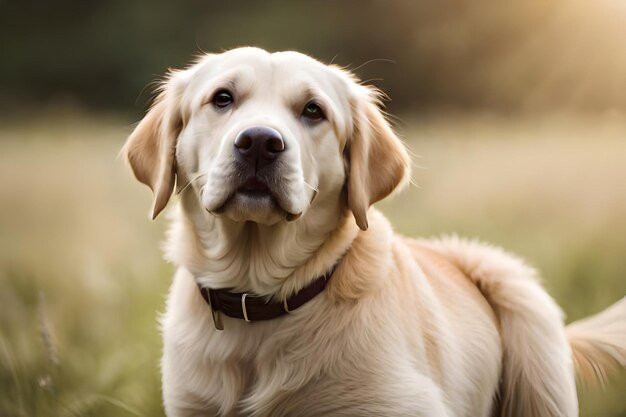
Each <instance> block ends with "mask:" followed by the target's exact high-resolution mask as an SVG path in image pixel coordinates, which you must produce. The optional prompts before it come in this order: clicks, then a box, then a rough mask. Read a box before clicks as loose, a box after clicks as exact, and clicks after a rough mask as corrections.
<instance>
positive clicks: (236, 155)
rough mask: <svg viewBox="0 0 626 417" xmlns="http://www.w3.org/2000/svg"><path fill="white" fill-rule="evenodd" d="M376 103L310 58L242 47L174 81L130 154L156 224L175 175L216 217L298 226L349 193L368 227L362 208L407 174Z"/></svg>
mask: <svg viewBox="0 0 626 417" xmlns="http://www.w3.org/2000/svg"><path fill="white" fill-rule="evenodd" d="M375 101H376V93H375V91H374V90H372V89H369V88H367V87H364V86H361V85H359V84H358V83H356V82H355V81H354V79H353V77H352V76H350V75H349V74H347V73H346V72H344V71H343V70H340V69H338V68H335V67H329V66H326V65H324V64H321V63H320V62H318V61H316V60H314V59H312V58H309V57H307V56H305V55H302V54H299V53H296V52H278V53H272V54H270V53H268V52H266V51H263V50H260V49H256V48H240V49H235V50H231V51H228V52H225V53H223V54H219V55H207V56H205V57H203V58H201V59H200V60H199V61H198V62H197V63H195V64H194V65H192V66H191V67H189V68H188V69H186V70H183V71H175V72H173V73H172V74H170V77H169V79H168V80H167V81H166V82H165V83H164V85H163V87H162V91H161V93H160V95H159V97H158V98H157V101H156V103H155V105H154V106H153V108H152V109H151V110H150V112H149V113H148V115H147V116H146V117H145V118H144V120H143V121H142V122H141V123H140V124H139V126H138V127H137V128H136V130H135V132H133V134H132V135H131V137H130V138H129V140H128V142H127V144H126V146H125V151H126V154H127V156H128V160H129V162H130V164H131V167H132V168H133V171H134V172H135V175H136V176H137V178H138V179H139V180H140V181H142V182H144V183H145V184H147V185H149V186H150V187H151V188H152V190H153V192H154V193H155V202H154V206H153V217H154V216H156V215H157V214H158V213H159V212H160V211H161V210H162V209H163V208H164V207H165V204H166V203H167V201H168V199H169V197H170V195H171V193H172V191H173V188H174V183H175V178H176V176H178V183H179V187H183V186H185V185H187V184H188V183H190V182H191V187H192V189H195V190H196V193H197V196H198V201H199V203H200V204H201V206H202V207H203V208H204V209H205V210H206V211H207V212H209V213H211V214H212V215H215V216H224V217H227V218H229V219H230V220H233V221H253V222H257V223H261V224H266V225H273V224H276V223H279V222H282V221H296V220H297V219H299V218H300V217H301V216H306V215H307V212H308V211H309V209H310V208H311V207H312V204H314V203H315V204H316V205H321V206H323V205H324V204H326V202H327V201H329V200H332V199H335V200H336V199H337V198H338V197H339V196H341V193H342V191H343V190H344V188H347V194H348V199H347V204H348V205H349V207H350V209H351V210H352V211H353V213H354V215H355V218H356V220H357V223H358V224H359V226H360V227H361V228H362V229H365V228H367V218H366V211H367V208H368V207H369V205H370V204H372V203H374V202H375V201H378V200H380V199H381V198H383V197H385V196H386V195H387V194H389V193H390V192H391V191H392V190H393V189H394V188H395V187H396V186H397V185H398V184H399V183H400V182H401V181H402V179H403V178H404V177H405V176H406V174H407V172H408V157H407V155H406V152H405V151H404V148H403V146H402V144H401V142H400V141H399V140H398V138H397V137H396V136H395V135H394V134H393V132H392V131H391V129H390V128H389V126H388V124H387V122H386V121H385V120H384V118H383V116H382V115H381V113H380V111H379V110H378V108H377V106H376V104H375ZM346 185H347V187H346Z"/></svg>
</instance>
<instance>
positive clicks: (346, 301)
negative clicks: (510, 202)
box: [122, 47, 626, 417]
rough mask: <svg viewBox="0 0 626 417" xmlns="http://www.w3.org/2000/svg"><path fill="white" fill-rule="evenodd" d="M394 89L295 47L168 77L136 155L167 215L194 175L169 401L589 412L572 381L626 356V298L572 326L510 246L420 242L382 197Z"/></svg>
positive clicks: (398, 175)
mask: <svg viewBox="0 0 626 417" xmlns="http://www.w3.org/2000/svg"><path fill="white" fill-rule="evenodd" d="M380 101H381V93H380V92H379V91H378V90H376V89H374V88H372V87H369V86H366V85H362V84H361V83H360V82H359V80H358V79H357V78H356V77H355V76H354V75H352V74H350V73H349V72H348V71H346V70H344V69H342V68H339V67H337V66H332V65H330V66H329V65H325V64H323V63H321V62H319V61H317V60H315V59H313V58H310V57H308V56H306V55H304V54H300V53H297V52H275V53H270V52H267V51H264V50H262V49H258V48H250V47H247V48H238V49H234V50H230V51H227V52H224V53H221V54H207V55H203V56H201V57H199V58H198V59H197V61H195V62H194V63H193V64H192V65H190V66H189V67H188V68H186V69H184V70H174V71H171V72H170V73H169V74H168V75H167V77H166V79H165V80H164V82H163V83H162V85H161V87H160V90H159V92H158V96H157V98H156V99H155V102H154V104H153V106H152V108H151V109H150V110H149V112H148V113H147V115H146V116H145V117H144V119H143V120H142V121H141V122H140V123H139V124H138V125H137V126H136V128H135V129H134V131H133V132H132V134H131V135H130V137H129V138H128V140H127V142H126V144H125V145H124V148H123V150H122V152H123V154H124V155H125V156H126V159H127V161H128V163H129V164H130V167H131V168H132V171H133V172H134V175H135V176H136V178H137V179H138V180H139V181H140V182H142V183H144V184H146V185H148V186H149V187H150V188H151V189H152V192H153V195H154V201H153V205H152V209H151V217H152V218H155V217H156V216H157V215H158V214H159V213H160V212H161V211H162V210H163V209H164V208H165V206H166V204H167V203H168V200H169V199H170V197H171V196H172V194H173V193H174V191H175V188H177V190H176V192H177V194H179V195H180V203H179V204H178V207H177V208H176V209H175V210H174V211H173V212H172V225H171V228H170V230H169V234H168V239H167V244H166V250H165V252H166V257H167V259H168V260H169V261H171V262H172V263H174V264H175V265H176V267H177V271H176V274H175V277H174V281H173V284H172V286H171V289H170V292H169V295H168V298H167V307H166V312H165V314H164V315H163V317H162V322H161V326H162V333H163V345H164V347H163V358H162V363H161V366H162V377H163V378H162V382H163V400H164V407H165V412H166V414H167V415H168V416H169V417H187V416H213V415H215V416H300V417H307V416H429V417H432V416H435V417H438V416H442V417H444V416H445V417H459V416H468V417H469V416H471V417H480V416H484V417H488V416H507V417H512V416H518V417H557V416H568V417H569V416H576V415H578V401H577V395H576V384H575V375H576V374H577V375H579V377H581V378H584V379H589V378H593V377H594V376H595V375H598V376H600V377H601V376H603V375H605V373H606V372H607V371H608V370H610V368H611V367H622V366H624V365H625V364H626V299H622V300H621V301H619V302H618V303H616V304H615V305H614V306H612V307H611V308H609V309H607V310H605V311H604V312H602V313H600V314H598V315H596V316H594V317H591V318H589V319H586V320H584V321H580V322H577V323H574V324H571V325H569V326H567V327H565V326H564V323H563V314H562V312H561V310H560V309H559V307H558V306H557V304H556V303H555V302H554V301H553V299H552V298H551V297H550V296H549V295H548V294H547V293H546V291H545V290H544V289H543V288H542V286H541V284H540V283H539V280H538V277H537V274H536V272H535V271H534V270H533V269H532V268H531V267H529V266H528V265H526V264H525V263H524V262H523V261H522V260H520V259H518V258H517V257H515V256H513V255H510V254H508V253H506V252H504V251H503V250H501V249H499V248H496V247H492V246H489V245H486V244H482V243H479V242H475V241H468V240H463V239H460V238H456V237H448V238H443V239H439V240H426V239H409V238H406V237H403V236H400V235H398V234H396V233H394V232H393V229H392V227H391V225H390V224H389V222H388V221H387V220H386V219H385V217H384V216H383V215H382V214H381V213H380V212H378V211H377V210H376V209H374V208H373V207H371V206H372V204H374V203H376V202H377V201H380V200H382V199H383V198H385V197H387V196H388V195H389V194H391V193H392V192H394V191H395V190H398V189H400V188H402V187H403V185H405V184H406V183H407V180H408V178H409V176H410V158H409V156H408V154H407V151H406V149H405V147H404V145H403V143H402V142H401V140H400V139H399V138H398V137H397V136H396V134H395V133H394V131H393V130H392V128H391V127H390V125H389V123H388V122H387V120H386V118H385V116H384V113H383V112H382V110H381V105H380Z"/></svg>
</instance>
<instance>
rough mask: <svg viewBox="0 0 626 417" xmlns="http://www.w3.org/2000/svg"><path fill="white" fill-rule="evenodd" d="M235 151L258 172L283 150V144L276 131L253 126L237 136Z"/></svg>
mask: <svg viewBox="0 0 626 417" xmlns="http://www.w3.org/2000/svg"><path fill="white" fill-rule="evenodd" d="M235 149H236V150H237V153H239V154H240V155H241V156H242V157H243V158H244V159H245V160H246V161H247V162H248V163H249V164H253V165H254V166H255V167H256V170H257V171H258V170H260V169H261V168H263V167H264V166H266V165H269V164H270V163H272V161H274V160H275V159H276V157H277V156H278V154H280V153H281V152H283V151H284V150H285V142H284V141H283V137H282V136H281V135H280V133H279V132H278V131H277V130H276V129H272V128H271V127H265V126H255V127H249V128H247V129H245V130H242V131H241V132H240V133H239V134H238V135H237V137H236V138H235Z"/></svg>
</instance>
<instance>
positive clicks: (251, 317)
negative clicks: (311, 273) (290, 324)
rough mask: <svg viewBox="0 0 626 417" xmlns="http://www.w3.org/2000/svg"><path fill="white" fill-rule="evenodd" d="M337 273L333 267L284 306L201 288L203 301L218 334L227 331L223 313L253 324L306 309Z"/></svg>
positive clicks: (287, 300) (264, 300)
mask: <svg viewBox="0 0 626 417" xmlns="http://www.w3.org/2000/svg"><path fill="white" fill-rule="evenodd" d="M334 271H335V267H333V268H332V269H331V270H330V271H329V272H327V273H326V274H324V275H322V276H321V277H319V278H317V279H315V280H314V281H313V282H311V283H310V284H309V285H307V286H306V287H304V288H302V289H301V290H300V291H298V292H297V293H295V294H294V295H292V296H291V297H289V298H288V299H286V300H285V302H283V303H278V302H275V301H268V300H267V297H260V296H258V295H254V294H250V293H240V292H230V291H228V290H227V289H219V290H214V289H211V288H205V287H202V286H200V285H199V284H198V288H199V289H200V294H202V298H204V300H205V301H206V302H207V304H209V306H210V307H211V313H212V315H213V323H214V324H215V328H216V329H217V330H224V324H223V323H222V319H221V317H220V313H224V314H226V315H227V316H228V317H232V318H235V319H241V320H245V321H247V322H248V323H250V322H253V321H261V320H271V319H274V318H276V317H280V316H282V315H285V314H288V313H291V312H292V311H293V310H295V309H297V308H299V307H301V306H303V305H304V304H306V303H307V302H309V301H311V300H312V299H313V298H315V296H316V295H318V294H319V293H321V292H322V291H324V288H326V284H327V283H328V281H329V280H330V278H331V277H332V275H333V272H334Z"/></svg>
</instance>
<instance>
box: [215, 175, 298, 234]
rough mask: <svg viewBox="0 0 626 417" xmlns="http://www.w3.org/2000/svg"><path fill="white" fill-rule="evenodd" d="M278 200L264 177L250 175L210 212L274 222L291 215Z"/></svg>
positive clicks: (242, 218) (240, 218) (241, 218)
mask: <svg viewBox="0 0 626 417" xmlns="http://www.w3.org/2000/svg"><path fill="white" fill-rule="evenodd" d="M280 201H281V200H280V198H278V197H277V195H276V194H275V192H274V190H273V188H272V186H270V184H269V183H268V181H267V180H266V179H264V178H260V177H259V176H257V175H251V176H249V177H248V178H247V179H246V180H245V181H243V182H242V183H241V184H240V185H239V186H236V187H234V189H233V191H232V192H231V194H230V196H229V197H228V198H227V199H226V200H225V201H224V203H223V204H222V205H221V206H220V207H219V208H217V209H216V210H213V211H212V212H213V213H214V214H218V215H219V214H225V215H228V216H229V217H232V218H233V219H235V220H251V221H256V222H260V223H275V222H276V221H278V220H280V219H281V218H287V219H290V218H291V217H292V215H290V213H289V212H288V211H287V210H285V209H284V208H283V206H282V204H280Z"/></svg>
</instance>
